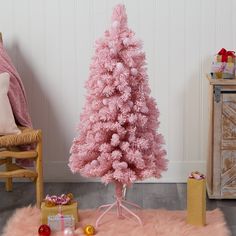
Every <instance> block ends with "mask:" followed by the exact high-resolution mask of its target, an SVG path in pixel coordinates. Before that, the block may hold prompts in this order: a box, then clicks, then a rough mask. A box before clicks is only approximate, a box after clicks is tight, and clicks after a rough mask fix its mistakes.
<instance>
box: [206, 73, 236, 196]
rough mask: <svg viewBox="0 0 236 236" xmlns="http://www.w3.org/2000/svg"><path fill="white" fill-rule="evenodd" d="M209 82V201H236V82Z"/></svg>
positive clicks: (215, 80)
mask: <svg viewBox="0 0 236 236" xmlns="http://www.w3.org/2000/svg"><path fill="white" fill-rule="evenodd" d="M208 80H209V105H210V106H209V145H208V146H209V152H208V161H207V192H208V196H209V198H215V199H227V198H233V199H234V198H235V199H236V80H222V79H219V80H218V79H211V78H210V77H208Z"/></svg>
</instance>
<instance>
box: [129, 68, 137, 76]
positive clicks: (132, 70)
mask: <svg viewBox="0 0 236 236" xmlns="http://www.w3.org/2000/svg"><path fill="white" fill-rule="evenodd" d="M137 74H138V70H137V69H136V68H132V69H131V75H133V76H136V75H137Z"/></svg>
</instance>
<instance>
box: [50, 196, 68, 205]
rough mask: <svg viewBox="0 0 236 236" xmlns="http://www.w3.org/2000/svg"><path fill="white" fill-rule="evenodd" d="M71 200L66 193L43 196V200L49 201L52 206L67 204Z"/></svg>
mask: <svg viewBox="0 0 236 236" xmlns="http://www.w3.org/2000/svg"><path fill="white" fill-rule="evenodd" d="M71 200H72V198H71V197H68V195H66V194H62V195H61V196H56V195H52V196H49V195H47V196H46V198H45V202H49V203H51V204H52V206H54V205H69V204H70V203H71Z"/></svg>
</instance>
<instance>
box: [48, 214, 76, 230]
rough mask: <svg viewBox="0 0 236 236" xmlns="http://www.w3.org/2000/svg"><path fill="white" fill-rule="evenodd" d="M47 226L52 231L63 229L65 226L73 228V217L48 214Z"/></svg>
mask: <svg viewBox="0 0 236 236" xmlns="http://www.w3.org/2000/svg"><path fill="white" fill-rule="evenodd" d="M48 226H49V227H50V229H51V230H52V231H53V232H60V231H64V229H66V228H70V229H72V230H74V229H75V219H74V217H73V216H72V215H60V214H58V215H54V216H48Z"/></svg>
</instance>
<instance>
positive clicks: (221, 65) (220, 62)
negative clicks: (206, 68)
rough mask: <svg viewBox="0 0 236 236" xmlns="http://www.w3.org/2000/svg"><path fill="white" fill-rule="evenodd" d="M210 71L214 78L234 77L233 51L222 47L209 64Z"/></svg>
mask: <svg viewBox="0 0 236 236" xmlns="http://www.w3.org/2000/svg"><path fill="white" fill-rule="evenodd" d="M211 73H212V76H213V78H214V79H234V76H235V55H234V52H233V51H227V50H226V49H224V48H222V49H221V50H220V51H219V52H218V54H217V55H216V57H215V58H214V60H213V62H212V65H211Z"/></svg>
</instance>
